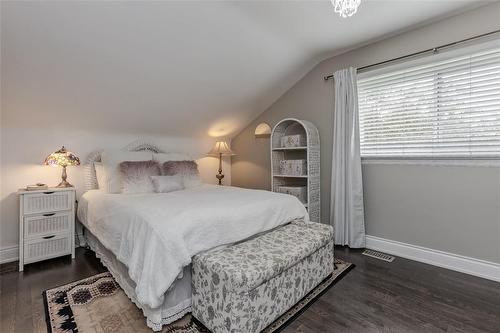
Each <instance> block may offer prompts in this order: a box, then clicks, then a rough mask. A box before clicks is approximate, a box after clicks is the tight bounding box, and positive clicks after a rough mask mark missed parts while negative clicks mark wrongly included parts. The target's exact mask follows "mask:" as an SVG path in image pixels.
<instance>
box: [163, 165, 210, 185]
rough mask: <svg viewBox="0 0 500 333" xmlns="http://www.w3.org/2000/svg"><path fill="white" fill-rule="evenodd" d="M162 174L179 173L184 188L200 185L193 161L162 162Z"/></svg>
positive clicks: (196, 167)
mask: <svg viewBox="0 0 500 333" xmlns="http://www.w3.org/2000/svg"><path fill="white" fill-rule="evenodd" d="M163 174H164V175H166V176H174V175H181V176H182V180H183V183H184V187H185V188H190V187H194V186H200V185H201V179H200V172H199V171H198V164H196V162H195V161H167V162H165V163H163Z"/></svg>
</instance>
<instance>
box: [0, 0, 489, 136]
mask: <svg viewBox="0 0 500 333" xmlns="http://www.w3.org/2000/svg"><path fill="white" fill-rule="evenodd" d="M481 4H484V2H477V1H368V0H363V1H362V5H361V7H360V10H359V12H358V14H357V15H356V16H354V17H352V18H350V19H342V18H340V17H339V16H338V15H336V14H335V13H334V12H333V8H332V6H331V4H330V2H329V1H328V0H324V1H199V2H194V1H183V2H181V1H179V2H173V1H164V2H160V1H157V2H145V1H138V2H83V1H82V2H70V1H68V2H2V3H1V52H2V53H1V55H2V59H1V64H2V66H1V71H2V72H1V80H2V82H1V83H2V126H9V127H18V126H19V127H21V126H22V127H27V126H28V127H30V126H31V127H43V128H49V129H50V128H51V127H56V126H57V127H59V128H61V127H63V126H64V127H67V128H68V129H72V128H75V129H76V128H78V129H92V130H102V131H119V132H128V133H149V134H155V135H156V134H168V135H184V136H195V137H196V136H204V135H207V134H208V135H211V136H230V135H231V134H234V133H236V132H237V131H239V130H240V129H241V128H242V127H244V126H245V125H246V124H247V123H248V122H249V121H251V120H252V119H253V118H255V117H256V116H257V115H258V114H259V113H261V112H262V111H264V110H265V109H266V108H267V107H269V106H270V105H271V104H272V103H273V102H274V101H275V100H276V99H277V98H278V97H279V96H280V95H281V94H283V93H284V92H285V91H286V90H287V89H289V88H290V87H291V86H292V85H293V84H294V83H295V82H296V81H297V80H298V79H299V78H300V77H301V76H302V75H304V74H305V73H307V72H308V71H309V70H310V69H311V68H312V67H313V66H314V65H315V64H317V63H318V62H319V61H320V60H322V59H324V58H326V57H328V56H330V55H333V54H335V53H339V52H341V51H342V50H346V49H349V48H352V47H355V46H357V45H360V44H363V43H367V42H369V41H372V40H375V39H380V38H381V37H383V36H386V35H388V34H394V33H395V32H398V31H401V30H404V29H407V28H409V27H412V26H415V25H418V24H421V23H422V22H426V21H429V20H435V19H438V18H440V17H443V16H447V15H450V14H452V13H455V12H457V11H464V10H466V9H469V8H472V7H477V6H478V5H481ZM318 79H320V78H318Z"/></svg>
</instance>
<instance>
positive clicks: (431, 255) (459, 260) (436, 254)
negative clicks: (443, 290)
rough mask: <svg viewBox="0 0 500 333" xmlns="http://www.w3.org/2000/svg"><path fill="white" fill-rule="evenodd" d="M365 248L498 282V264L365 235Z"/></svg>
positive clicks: (499, 272)
mask: <svg viewBox="0 0 500 333" xmlns="http://www.w3.org/2000/svg"><path fill="white" fill-rule="evenodd" d="M366 247H367V248H369V249H372V250H377V251H381V252H385V253H388V254H392V255H395V256H398V257H402V258H406V259H411V260H415V261H419V262H423V263H426V264H430V265H434V266H439V267H443V268H447V269H451V270H454V271H458V272H462V273H466V274H470V275H474V276H479V277H482V278H485V279H488V280H493V281H498V282H500V264H498V263H495V262H491V261H486V260H481V259H475V258H471V257H466V256H462V255H459V254H454V253H449V252H444V251H439V250H434V249H430V248H426V247H422V246H418V245H412V244H407V243H401V242H398V241H393V240H390V239H384V238H380V237H375V236H369V235H366Z"/></svg>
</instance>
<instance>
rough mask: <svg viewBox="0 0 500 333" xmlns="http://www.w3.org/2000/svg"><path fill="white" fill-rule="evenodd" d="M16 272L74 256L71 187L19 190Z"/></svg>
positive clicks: (72, 189) (72, 197)
mask: <svg viewBox="0 0 500 333" xmlns="http://www.w3.org/2000/svg"><path fill="white" fill-rule="evenodd" d="M18 194H19V210H20V214H19V271H20V272H21V271H22V270H23V269H24V265H26V264H29V263H32V262H37V261H41V260H45V259H49V258H55V257H59V256H63V255H67V254H71V258H73V259H74V258H75V189H74V188H73V187H67V188H49V189H47V190H36V191H26V190H19V192H18Z"/></svg>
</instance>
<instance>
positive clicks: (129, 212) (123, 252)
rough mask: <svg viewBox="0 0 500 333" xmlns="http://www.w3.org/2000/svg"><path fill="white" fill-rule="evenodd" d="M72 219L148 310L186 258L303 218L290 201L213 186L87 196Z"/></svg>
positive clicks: (296, 203)
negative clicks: (124, 274) (105, 252)
mask: <svg viewBox="0 0 500 333" xmlns="http://www.w3.org/2000/svg"><path fill="white" fill-rule="evenodd" d="M78 217H79V218H80V221H82V222H84V224H85V225H86V227H87V228H88V229H89V230H90V231H91V232H92V233H93V234H94V235H95V236H96V237H97V238H98V239H99V241H100V242H101V243H102V244H103V245H104V246H105V247H107V248H108V249H109V250H111V251H112V252H113V253H114V254H115V255H116V257H117V258H118V260H120V261H121V262H122V263H124V264H125V265H126V266H127V267H128V272H129V275H130V278H131V279H132V280H133V281H134V282H135V283H136V290H135V291H136V293H137V298H138V300H139V302H141V303H143V304H146V305H148V306H149V307H151V308H156V307H158V306H160V305H161V304H162V302H163V295H164V294H165V292H166V291H167V290H168V289H169V287H170V286H171V285H172V283H173V282H174V281H175V280H176V278H177V277H178V276H179V275H180V274H182V269H183V267H184V266H187V265H189V264H190V263H191V257H192V256H194V255H196V254H198V253H200V252H201V251H205V250H209V249H212V248H214V247H217V246H220V245H225V244H230V243H234V242H238V241H241V240H244V239H246V238H248V237H251V236H253V235H255V234H257V233H260V232H263V231H267V230H270V229H273V228H275V227H277V226H279V225H282V224H285V223H287V222H290V221H292V220H294V219H301V218H303V219H306V220H308V215H307V211H306V209H305V208H304V205H303V204H302V203H301V202H300V201H299V200H298V199H296V198H294V197H292V196H290V195H284V194H278V193H273V192H268V191H260V190H248V189H242V188H237V187H227V186H216V185H203V186H200V187H195V188H191V189H186V190H182V191H176V192H170V193H161V194H156V193H151V194H150V193H148V194H108V193H104V192H102V191H98V190H93V191H88V192H86V193H85V194H84V195H83V196H82V198H81V200H80V204H79V208H78Z"/></svg>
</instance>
